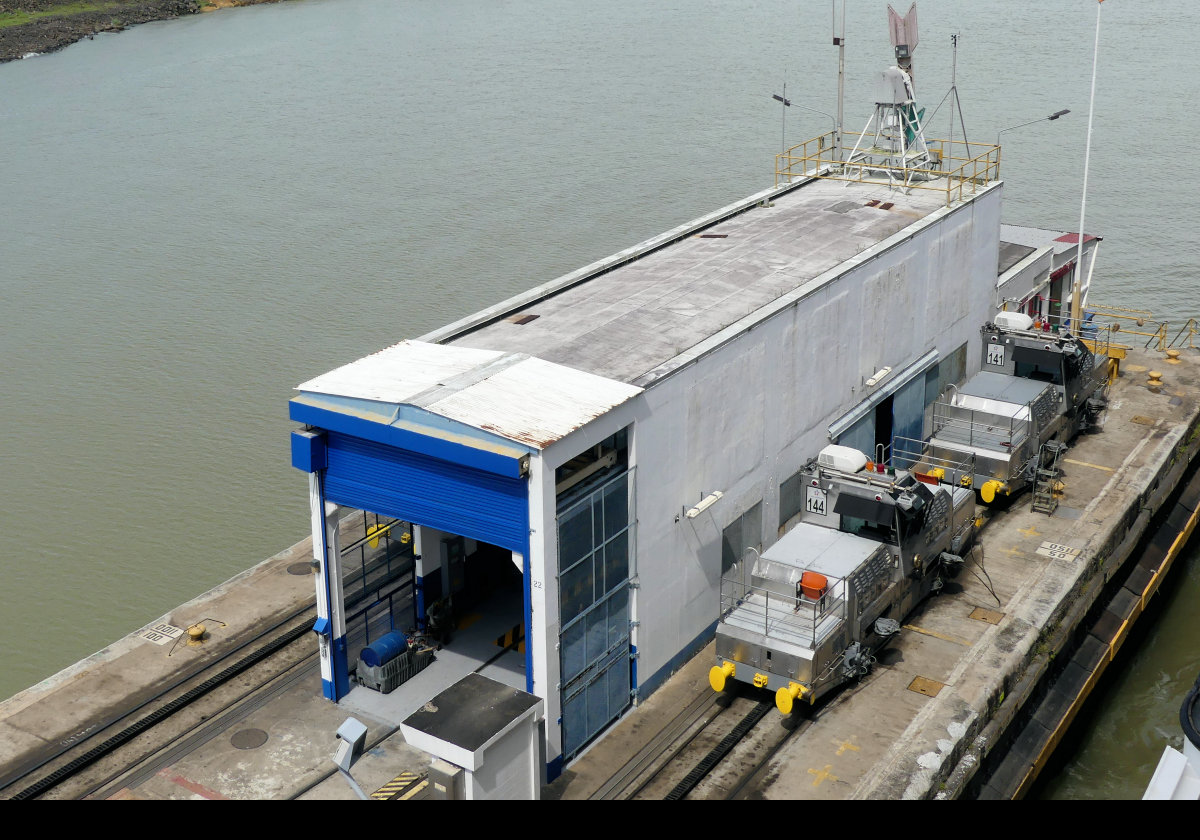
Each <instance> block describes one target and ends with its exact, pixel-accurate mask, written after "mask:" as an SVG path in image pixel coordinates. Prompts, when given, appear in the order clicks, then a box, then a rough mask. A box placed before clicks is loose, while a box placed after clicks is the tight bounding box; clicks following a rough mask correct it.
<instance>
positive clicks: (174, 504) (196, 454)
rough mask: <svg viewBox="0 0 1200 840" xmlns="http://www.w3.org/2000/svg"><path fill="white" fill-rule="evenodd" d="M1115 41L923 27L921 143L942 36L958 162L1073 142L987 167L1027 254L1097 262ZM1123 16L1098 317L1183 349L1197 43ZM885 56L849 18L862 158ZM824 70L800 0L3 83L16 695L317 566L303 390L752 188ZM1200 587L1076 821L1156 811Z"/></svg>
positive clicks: (175, 28)
mask: <svg viewBox="0 0 1200 840" xmlns="http://www.w3.org/2000/svg"><path fill="white" fill-rule="evenodd" d="M1095 15H1096V4H1095V3H1094V2H1091V1H1090V0H1046V2H1043V3H1039V4H1016V3H1011V2H1006V0H975V2H971V3H962V2H953V0H921V4H920V16H921V17H920V21H921V23H920V46H919V48H918V49H917V50H916V52H915V74H914V76H915V81H916V87H917V91H918V94H919V96H920V98H921V99H922V100H923V101H924V103H925V104H926V106H927V109H928V110H927V117H929V118H931V123H930V130H929V133H930V134H931V135H932V136H946V135H947V134H948V133H949V129H950V123H951V119H952V117H951V113H950V111H949V109H948V106H947V105H945V104H943V105H942V106H941V107H940V108H938V103H939V102H944V101H945V97H946V94H947V92H948V90H949V89H950V85H951V69H952V52H951V35H952V34H958V35H960V38H959V41H958V43H959V50H958V56H957V87H958V92H959V96H960V98H961V100H962V103H963V112H964V113H963V121H964V122H965V125H966V128H967V132H968V136H969V138H970V139H972V140H977V141H980V142H989V143H991V142H995V141H996V138H997V135H998V133H999V132H1000V131H1001V130H1002V129H1006V128H1008V127H1010V126H1016V125H1018V124H1021V123H1026V122H1029V121H1031V120H1035V119H1038V118H1039V117H1042V116H1045V115H1047V114H1050V113H1051V112H1053V111H1057V110H1060V109H1062V108H1069V109H1070V111H1071V113H1070V114H1069V115H1068V116H1067V117H1064V118H1063V119H1060V120H1057V121H1055V122H1046V121H1041V122H1037V123H1034V124H1032V125H1026V126H1023V127H1021V128H1014V129H1013V130H1012V131H1006V132H1005V133H1004V134H1003V138H1002V139H1003V141H1004V175H1005V177H1006V184H1005V195H1006V203H1005V221H1007V222H1012V223H1018V224H1030V225H1038V226H1044V227H1055V228H1062V229H1074V228H1076V227H1077V226H1078V223H1079V200H1080V191H1081V185H1082V178H1083V150H1084V139H1085V135H1086V127H1087V106H1088V92H1089V83H1090V77H1091V63H1092V44H1093V36H1094V32H1095V20H1096V18H1095ZM1103 16H1104V18H1103V23H1102V27H1103V28H1102V32H1101V44H1102V50H1103V56H1102V59H1101V65H1100V73H1099V82H1098V91H1097V110H1096V118H1095V137H1094V141H1093V149H1092V161H1091V180H1090V185H1089V191H1088V203H1087V208H1088V215H1087V225H1086V226H1087V229H1088V230H1089V231H1092V232H1095V233H1098V234H1101V235H1103V236H1104V237H1105V238H1106V239H1105V242H1104V244H1103V245H1102V246H1101V251H1100V267H1099V268H1098V269H1097V275H1096V278H1095V281H1094V290H1093V300H1100V301H1105V302H1109V303H1114V304H1118V305H1124V306H1132V307H1140V308H1146V309H1153V310H1155V311H1158V312H1163V313H1169V314H1170V315H1171V316H1172V317H1175V316H1180V317H1187V316H1191V315H1197V314H1200V301H1198V295H1197V279H1196V273H1197V268H1198V263H1200V247H1198V246H1200V226H1197V225H1196V223H1195V220H1196V219H1197V217H1198V216H1200V213H1198V212H1197V210H1198V204H1200V199H1198V198H1197V195H1198V194H1200V193H1198V192H1197V190H1196V189H1195V188H1194V182H1195V180H1196V173H1195V172H1194V171H1193V170H1192V168H1191V163H1190V161H1189V159H1188V158H1187V157H1186V156H1184V155H1176V154H1175V150H1176V149H1181V148H1186V147H1187V146H1188V145H1189V144H1190V143H1191V142H1192V141H1193V140H1194V138H1195V136H1196V135H1197V133H1198V131H1200V117H1198V116H1197V112H1196V109H1195V108H1193V107H1192V106H1193V104H1194V102H1193V100H1194V96H1193V93H1194V91H1193V90H1192V87H1193V83H1192V78H1193V76H1194V58H1193V55H1194V52H1193V51H1194V46H1193V44H1192V42H1191V33H1192V32H1194V31H1196V27H1197V24H1198V23H1200V8H1197V6H1196V5H1195V4H1194V3H1192V2H1190V0H1161V1H1160V2H1156V3H1153V4H1150V3H1131V2H1127V3H1109V4H1106V5H1105V6H1104V7H1103ZM886 24H887V17H886V3H884V2H882V0H880V2H874V0H872V2H857V3H852V4H850V8H849V9H848V14H847V19H846V36H847V41H848V44H849V48H848V51H847V62H846V65H847V85H846V91H847V93H846V127H847V129H849V130H858V129H860V128H861V126H862V125H864V124H865V123H866V121H867V118H868V116H869V110H868V107H869V104H870V103H872V102H873V92H874V89H873V81H872V75H871V74H872V73H874V72H875V71H877V70H879V69H882V68H883V67H884V66H886V65H888V64H890V63H891V61H892V57H891V50H890V48H889V45H888V38H887V26H886ZM831 36H832V31H831V10H830V7H829V6H828V5H827V4H826V3H817V2H813V3H798V2H796V0H751V2H745V3H739V4H729V3H717V2H713V1H712V0H688V1H687V2H684V0H660V2H656V3H645V2H642V0H607V2H605V3H585V2H582V0H561V2H557V3H549V4H548V3H542V2H535V1H534V0H506V2H503V3H494V2H483V0H442V2H439V3H436V4H434V3H426V2H422V0H293V2H288V3H284V4H278V5H266V6H255V7H247V8H242V9H231V10H223V11H220V12H217V13H214V14H206V15H200V16H195V17H189V18H185V19H180V20H175V21H168V22H162V23H156V24H148V25H144V26H139V27H135V28H133V29H131V30H129V31H127V32H123V33H119V34H114V35H103V36H98V37H97V38H95V39H94V40H90V41H84V42H81V43H79V44H76V45H74V46H72V47H69V48H68V49H66V50H63V51H61V52H59V53H55V54H52V55H46V56H39V57H35V58H32V59H29V60H25V61H20V62H13V63H11V64H7V65H3V66H0V150H3V159H4V165H3V166H0V358H2V359H3V364H2V365H0V393H2V397H0V482H2V483H0V534H2V535H3V538H4V549H3V552H2V554H0V560H2V562H3V574H4V598H3V604H4V607H3V621H2V622H0V696H8V695H10V694H12V693H15V692H17V691H19V690H21V689H23V688H25V687H27V686H29V685H31V684H33V683H35V682H37V681H38V680H40V679H42V678H44V677H46V676H47V675H50V674H52V673H54V672H56V671H57V670H59V669H61V668H63V667H65V666H67V665H69V664H71V663H73V662H75V661H76V660H78V659H80V658H81V657H83V656H86V655H88V654H90V653H92V652H94V651H96V650H98V649H100V648H102V647H104V645H105V644H107V643H108V642H110V641H111V640H113V639H116V638H119V637H121V636H123V635H124V634H126V633H127V632H129V631H131V630H133V629H136V628H137V627H140V626H141V625H143V624H145V623H147V622H149V621H151V620H153V619H155V618H157V617H158V616H159V615H161V614H163V613H164V612H166V611H167V610H169V609H171V608H172V607H174V606H175V605H176V604H178V603H180V602H182V601H184V600H186V599H189V598H191V597H193V596H195V595H196V594H198V593H200V592H202V591H204V590H206V589H208V588H209V587H211V586H213V585H215V584H217V583H219V582H221V581H223V580H226V579H227V578H229V577H230V576H232V575H234V574H236V573H237V572H239V571H241V570H242V569H244V568H246V567H248V566H250V565H252V564H254V563H256V562H258V561H259V560H261V559H263V558H265V557H267V556H269V555H271V554H273V553H275V552H277V551H278V550H280V549H281V548H283V547H285V546H287V545H290V544H292V543H293V542H295V541H296V540H298V539H300V538H302V537H303V536H304V535H305V534H306V532H307V517H308V510H307V495H306V489H305V482H304V478H303V476H301V475H300V474H299V473H298V472H296V471H294V470H292V469H291V467H290V466H289V451H288V435H289V433H290V431H291V428H292V426H293V424H292V423H290V422H289V421H288V419H287V400H288V398H289V397H290V395H291V394H292V389H293V388H294V386H295V385H296V384H297V383H299V382H302V381H305V380H306V379H308V378H310V377H312V376H314V375H316V374H319V373H322V372H325V371H327V370H329V369H331V368H333V367H334V366H337V365H340V364H343V363H346V362H349V361H352V360H354V359H357V358H359V357H361V356H363V355H365V354H367V353H370V352H373V351H375V350H378V349H380V348H381V347H384V346H386V345H389V344H392V343H394V342H396V341H398V340H400V339H402V338H408V337H415V336H419V335H421V334H422V333H424V332H426V331H428V330H430V329H432V328H433V327H436V326H439V325H441V324H443V323H446V322H448V321H450V320H452V319H454V318H456V317H458V316H461V315H464V314H467V313H469V312H473V311H475V310H478V309H480V308H482V307H484V306H487V305H489V304H491V303H494V302H496V301H499V300H502V299H504V298H506V297H508V296H510V295H513V294H515V293H517V292H520V291H523V290H525V289H527V288H529V287H531V286H533V285H536V284H538V283H541V282H544V281H546V280H548V279H551V278H554V277H556V276H559V275H561V274H563V273H565V272H568V271H570V270H572V269H574V268H577V267H578V266H580V265H582V264H584V263H586V262H589V261H591V260H593V259H597V258H599V257H602V256H606V255H608V254H610V253H613V252H615V251H617V250H619V249H622V248H624V247H627V246H629V245H631V244H633V243H635V242H638V241H641V240H643V239H645V238H648V237H650V236H652V235H654V234H657V233H659V232H661V231H663V230H665V229H667V228H669V227H672V226H674V225H677V224H679V223H681V222H685V221H687V220H690V219H692V218H695V217H697V216H699V215H701V214H703V213H706V212H708V211H710V210H712V209H714V208H716V207H719V206H722V205H724V204H727V203H729V202H731V201H734V200H736V199H739V198H741V197H744V196H746V195H748V194H750V193H752V192H755V191H757V190H759V189H761V188H763V187H765V186H769V185H770V184H771V183H772V181H773V175H772V169H773V159H772V156H773V155H774V154H775V153H776V152H778V151H779V149H780V147H781V144H782V143H783V142H785V141H786V142H796V141H798V140H800V139H802V138H805V137H809V136H813V135H816V134H818V133H821V132H823V131H826V130H829V128H830V127H831V124H832V117H831V116H830V115H832V114H834V113H835V111H836V99H835V97H836V76H835V73H836V67H837V51H836V49H835V48H834V47H832V46H831ZM785 84H786V86H787V87H786V92H787V96H788V98H789V99H791V100H792V101H793V102H794V103H795V105H794V106H793V107H791V108H790V109H788V110H787V112H786V113H784V112H783V111H782V108H781V106H780V105H779V103H778V102H776V101H774V100H772V98H771V95H772V94H773V93H783V92H784V85H785ZM935 108H936V109H937V111H936V114H935ZM955 135H956V136H961V129H959V128H958V127H957V126H956V128H955ZM895 328H897V329H902V328H903V325H895ZM1197 574H1198V573H1197V559H1196V555H1195V552H1194V551H1193V553H1192V555H1191V556H1190V557H1189V561H1188V566H1187V571H1186V572H1185V576H1186V577H1187V579H1188V581H1190V583H1189V585H1190V586H1191V587H1192V588H1191V589H1184V588H1183V587H1181V588H1180V590H1179V594H1178V596H1177V597H1176V601H1177V602H1179V603H1182V604H1184V605H1185V606H1184V607H1182V608H1179V607H1174V608H1172V610H1171V611H1170V614H1169V617H1168V616H1164V620H1163V624H1162V627H1163V628H1164V629H1163V630H1162V632H1161V634H1158V633H1156V634H1155V635H1153V636H1151V637H1150V638H1149V639H1148V640H1147V650H1146V652H1145V654H1144V655H1139V656H1137V657H1136V659H1137V662H1136V667H1135V668H1131V669H1130V671H1129V674H1130V676H1129V680H1130V681H1131V684H1130V686H1128V688H1127V689H1123V690H1122V700H1121V702H1120V703H1118V704H1114V706H1115V707H1117V709H1116V710H1115V712H1114V713H1117V714H1119V715H1120V716H1121V717H1119V718H1117V719H1114V720H1112V721H1110V722H1108V723H1105V724H1098V725H1097V726H1096V727H1095V737H1094V738H1093V739H1091V742H1089V743H1088V744H1087V745H1085V748H1084V753H1083V754H1082V755H1083V757H1082V758H1080V759H1079V760H1078V762H1077V763H1074V764H1071V765H1068V767H1067V768H1065V769H1064V770H1063V772H1062V774H1061V776H1062V778H1063V779H1065V780H1067V782H1066V783H1065V784H1064V787H1063V788H1062V789H1061V793H1062V795H1064V796H1073V797H1085V796H1107V797H1122V796H1131V795H1136V794H1137V792H1138V791H1139V790H1140V787H1141V785H1142V784H1144V780H1143V779H1142V778H1141V777H1140V775H1139V774H1141V773H1142V770H1143V767H1144V766H1146V767H1148V766H1149V765H1150V764H1152V763H1153V758H1157V754H1158V752H1160V751H1161V748H1160V745H1161V743H1162V742H1163V740H1164V739H1166V738H1168V737H1175V733H1176V731H1177V726H1176V725H1175V724H1174V723H1173V721H1174V715H1175V713H1176V712H1175V710H1176V708H1177V703H1178V698H1179V697H1180V696H1181V694H1182V691H1183V688H1184V686H1185V685H1186V684H1188V683H1190V681H1191V679H1192V677H1193V675H1194V674H1195V673H1196V671H1197V669H1198V668H1200V658H1198V654H1197V649H1198V647H1200V646H1198V645H1197V644H1196V639H1197V638H1198V635H1200V617H1198V615H1200V613H1197V612H1195V611H1193V610H1190V609H1188V608H1187V607H1186V604H1187V603H1189V601H1190V603H1195V601H1196V598H1197V596H1198V593H1197V590H1196V583H1195V581H1196V577H1197ZM217 618H219V616H218V617H217ZM1127 691H1128V692H1134V691H1136V692H1139V695H1138V696H1139V697H1140V698H1144V699H1139V700H1138V701H1137V702H1136V703H1131V702H1130V699H1129V694H1127V693H1126V692H1127ZM1134 753H1136V757H1135V758H1134V759H1133V764H1128V763H1125V764H1119V763H1120V762H1124V761H1125V760H1126V759H1125V757H1126V756H1127V755H1131V754H1134ZM1151 755H1153V758H1146V756H1151ZM1118 764H1119V766H1120V768H1122V769H1113V768H1114V767H1116V766H1118ZM1111 775H1116V776H1120V777H1122V778H1124V779H1125V784H1124V785H1123V786H1122V785H1116V784H1115V783H1114V784H1110V783H1109V780H1108V776H1111ZM1077 776H1078V777H1081V778H1088V779H1091V780H1090V781H1083V782H1081V783H1080V784H1079V785H1076V786H1072V785H1073V784H1074V779H1075V778H1076V777H1077Z"/></svg>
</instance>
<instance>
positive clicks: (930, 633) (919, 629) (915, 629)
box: [904, 624, 975, 647]
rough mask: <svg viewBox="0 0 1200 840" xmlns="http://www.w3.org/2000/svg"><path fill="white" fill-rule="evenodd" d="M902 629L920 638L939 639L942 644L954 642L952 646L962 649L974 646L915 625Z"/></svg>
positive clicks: (955, 637)
mask: <svg viewBox="0 0 1200 840" xmlns="http://www.w3.org/2000/svg"><path fill="white" fill-rule="evenodd" d="M904 629H905V630H912V631H913V632H914V633H920V634H921V635H922V636H933V638H935V639H941V640H942V641H944V642H954V644H956V645H962V646H963V647H970V646H971V645H973V644H975V643H974V642H968V641H967V640H966V639H960V638H958V637H957V636H947V635H946V634H945V633H939V632H938V631H936V630H926V629H925V628H924V627H918V626H917V625H915V624H905V625H904Z"/></svg>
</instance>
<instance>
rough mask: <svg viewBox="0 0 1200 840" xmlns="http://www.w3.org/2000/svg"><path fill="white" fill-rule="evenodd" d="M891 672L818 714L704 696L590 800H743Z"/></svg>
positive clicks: (748, 699)
mask: <svg viewBox="0 0 1200 840" xmlns="http://www.w3.org/2000/svg"><path fill="white" fill-rule="evenodd" d="M885 668H886V666H882V665H880V666H876V670H875V672H874V673H873V674H871V675H869V676H867V677H865V678H863V679H862V680H861V681H859V682H858V683H854V684H850V685H847V686H846V687H845V688H844V689H842V690H841V691H839V692H838V693H836V694H835V695H833V696H831V697H830V698H828V700H826V701H825V702H824V703H821V704H819V705H818V706H817V707H816V708H815V709H814V708H806V709H805V710H804V711H800V712H797V713H795V714H793V715H791V716H790V717H786V718H784V717H781V716H780V715H779V714H778V713H777V712H775V704H774V701H773V698H771V697H770V695H769V693H768V692H759V691H754V690H752V689H749V690H746V689H743V690H744V691H745V693H731V692H726V693H724V694H709V693H707V692H705V693H702V694H700V695H698V696H697V697H696V699H695V700H694V701H693V702H692V703H691V704H689V705H688V706H687V707H685V708H684V709H682V710H681V711H680V712H679V714H678V715H676V716H675V717H674V718H673V719H672V720H671V721H670V722H669V723H668V724H667V726H665V727H664V728H663V729H662V730H661V731H660V732H659V733H658V734H657V735H656V736H654V737H653V738H651V739H650V740H649V741H648V742H647V743H646V744H645V746H643V747H642V749H641V750H639V751H638V753H637V754H636V755H634V756H633V757H632V758H631V759H630V760H629V761H628V762H627V763H626V764H625V765H623V766H622V767H621V768H620V769H618V770H617V772H616V773H614V774H613V776H612V777H611V778H610V779H609V780H608V781H607V782H605V784H603V785H601V786H600V787H599V788H598V789H597V790H596V791H595V793H593V794H592V795H591V796H590V797H589V798H590V799H665V800H671V801H673V800H680V799H740V798H745V797H746V796H748V795H751V794H752V793H753V790H754V784H755V782H756V780H757V779H759V778H760V777H761V776H762V774H763V772H764V770H765V769H766V768H767V766H768V764H769V763H770V762H771V761H772V759H774V758H775V756H776V755H777V754H778V753H779V751H780V750H781V749H782V748H783V747H784V746H785V745H786V744H787V743H788V742H789V741H791V740H792V739H794V738H798V737H803V734H804V733H805V731H807V730H808V729H809V728H810V727H811V726H812V724H813V723H814V722H815V721H816V720H818V719H820V717H821V716H822V715H824V714H825V713H826V712H828V711H829V710H831V709H833V708H836V707H838V706H840V705H841V704H842V703H844V702H847V701H848V700H849V699H850V698H851V697H852V696H853V695H855V694H856V693H858V691H859V689H860V688H861V687H862V686H864V685H866V684H867V683H869V682H871V681H873V680H874V679H875V678H876V676H877V674H878V673H879V671H880V670H882V669H885Z"/></svg>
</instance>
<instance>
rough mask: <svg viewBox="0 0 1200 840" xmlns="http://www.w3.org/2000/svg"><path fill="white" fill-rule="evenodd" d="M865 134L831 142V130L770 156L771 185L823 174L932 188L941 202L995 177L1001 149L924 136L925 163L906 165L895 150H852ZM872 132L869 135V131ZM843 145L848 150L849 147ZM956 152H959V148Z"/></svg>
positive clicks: (959, 196) (848, 134) (847, 135)
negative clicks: (772, 162) (772, 161)
mask: <svg viewBox="0 0 1200 840" xmlns="http://www.w3.org/2000/svg"><path fill="white" fill-rule="evenodd" d="M865 136H867V135H864V134H861V133H855V132H843V133H842V146H841V148H840V149H839V148H837V147H836V145H835V139H836V134H835V133H834V132H832V131H830V132H827V133H825V134H821V135H819V136H817V137H814V138H812V139H811V140H805V141H804V142H803V143H798V144H797V145H795V146H792V147H791V148H790V149H788V150H786V151H784V152H781V153H780V154H778V155H776V156H775V186H777V187H778V186H779V185H780V184H784V183H791V182H792V181H793V180H794V179H796V178H825V179H828V180H832V181H850V182H854V183H887V184H890V185H893V186H897V187H902V188H903V189H918V190H932V191H935V192H943V193H945V194H946V204H947V205H948V204H950V203H951V202H952V201H954V200H955V199H958V200H961V199H962V197H963V191H964V190H969V192H970V193H974V192H975V190H976V188H977V187H980V186H982V185H985V184H988V183H991V182H993V181H996V180H999V178H1000V147H999V146H993V145H990V144H987V143H969V144H968V143H964V142H963V141H961V140H955V141H953V142H951V141H950V140H940V139H939V140H928V141H927V142H926V147H927V148H928V154H929V158H930V160H931V161H932V163H931V165H930V166H924V167H921V166H908V165H907V160H899V162H898V163H896V162H894V161H895V159H897V158H899V157H900V154H899V153H898V152H896V151H895V150H889V149H877V148H873V147H872V148H857V147H856V145H855V140H856V139H858V140H861V138H863V137H865ZM872 136H873V135H872ZM847 146H849V147H850V149H853V151H848V149H847ZM960 150H961V151H960Z"/></svg>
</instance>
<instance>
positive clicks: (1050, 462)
mask: <svg viewBox="0 0 1200 840" xmlns="http://www.w3.org/2000/svg"><path fill="white" fill-rule="evenodd" d="M1066 451H1067V445H1066V444H1065V443H1061V442H1059V441H1057V440H1048V441H1046V442H1045V443H1043V444H1042V448H1041V449H1040V450H1038V458H1037V468H1036V470H1035V471H1034V477H1033V504H1032V506H1031V510H1033V512H1034V513H1044V514H1046V515H1047V516H1049V515H1050V514H1052V513H1054V509H1055V508H1056V507H1058V497H1057V496H1055V495H1054V482H1055V480H1056V479H1057V478H1058V475H1059V470H1058V459H1059V458H1060V457H1061V456H1062V454H1063V453H1064V452H1066Z"/></svg>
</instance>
